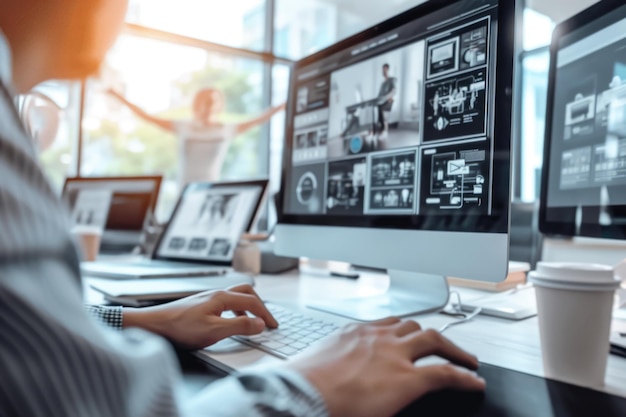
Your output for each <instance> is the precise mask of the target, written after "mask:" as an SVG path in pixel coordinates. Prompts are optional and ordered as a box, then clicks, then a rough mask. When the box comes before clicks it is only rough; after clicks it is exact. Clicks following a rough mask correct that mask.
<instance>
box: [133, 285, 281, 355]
mask: <svg viewBox="0 0 626 417" xmlns="http://www.w3.org/2000/svg"><path fill="white" fill-rule="evenodd" d="M225 311H233V312H235V314H236V316H237V317H235V318H222V317H221V315H222V313H223V312H225ZM246 312H250V313H252V314H253V315H254V316H255V317H249V316H248V315H247V314H246ZM124 327H140V328H143V329H146V330H149V331H151V332H153V333H157V334H160V335H161V336H164V337H166V338H168V339H170V340H172V341H173V342H175V343H177V344H180V345H182V346H185V347H188V348H191V349H196V348H203V347H206V346H210V345H212V344H214V343H216V342H219V341H220V340H222V339H225V338H227V337H230V336H233V335H252V334H257V333H261V332H262V331H263V330H264V329H265V328H266V327H270V328H276V327H278V323H277V322H276V319H274V317H273V316H272V315H271V313H270V312H269V311H268V310H267V308H266V307H265V305H264V304H263V302H262V301H261V299H260V298H259V296H258V295H257V294H256V292H254V290H253V289H252V287H250V286H249V285H240V286H237V287H233V288H230V289H229V290H226V291H210V292H204V293H201V294H196V295H193V296H191V297H187V298H183V299H181V300H178V301H174V302H171V303H167V304H163V305H160V306H155V307H147V308H138V309H124Z"/></svg>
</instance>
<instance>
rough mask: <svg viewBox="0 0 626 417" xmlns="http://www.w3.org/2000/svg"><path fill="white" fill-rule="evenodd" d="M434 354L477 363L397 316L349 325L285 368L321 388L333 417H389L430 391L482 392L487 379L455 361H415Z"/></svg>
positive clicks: (466, 363) (473, 366) (437, 336)
mask: <svg viewBox="0 0 626 417" xmlns="http://www.w3.org/2000/svg"><path fill="white" fill-rule="evenodd" d="M431 355H436V356H440V357H442V358H444V359H447V360H449V361H450V362H451V363H453V364H456V365H460V366H462V367H465V368H469V369H476V368H477V367H478V360H477V359H476V357H474V356H472V355H470V354H468V353H466V352H464V351H463V350H461V349H460V348H458V347H457V346H455V345H454V344H452V343H451V342H450V341H449V340H448V339H446V338H445V337H443V336H442V335H441V334H440V333H439V332H436V331H434V330H426V331H422V329H421V328H420V326H419V324H417V323H416V322H413V321H400V320H398V319H387V320H383V321H381V322H378V323H374V324H370V325H350V326H348V327H347V328H346V329H345V330H344V331H343V332H342V333H341V334H339V335H335V336H334V337H331V338H329V340H328V341H327V342H326V343H324V344H323V345H320V346H319V348H318V349H316V350H315V352H311V353H310V354H307V355H306V356H301V357H298V358H296V359H294V361H293V362H290V363H289V364H288V365H287V366H289V367H290V368H292V369H294V370H296V371H299V372H300V373H302V375H304V376H305V377H306V378H307V379H308V380H309V381H310V382H311V383H312V384H313V385H314V386H315V387H317V389H318V390H319V392H320V393H321V395H322V396H323V397H324V400H325V402H326V406H327V407H328V411H329V413H330V415H331V416H341V417H350V416H355V417H356V416H358V417H369V416H372V417H374V416H376V417H381V416H391V415H394V414H396V413H397V412H398V411H400V410H401V409H403V408H404V407H406V406H407V405H409V404H410V403H411V402H413V401H414V400H416V399H418V398H420V397H421V396H423V395H425V394H427V393H428V392H430V391H435V390H439V389H444V388H456V389H462V390H471V391H481V390H484V388H485V381H484V380H482V379H481V378H479V377H478V376H476V375H475V374H473V373H471V372H469V371H467V370H464V369H461V368H459V367H457V366H455V365H452V364H445V365H431V366H415V365H414V362H415V361H417V360H418V359H420V358H423V357H427V356H431Z"/></svg>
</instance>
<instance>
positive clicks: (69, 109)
mask: <svg viewBox="0 0 626 417" xmlns="http://www.w3.org/2000/svg"><path fill="white" fill-rule="evenodd" d="M79 109H80V84H78V83H70V82H46V83H43V84H40V85H38V86H37V87H36V88H35V89H33V91H32V92H31V93H29V94H27V95H25V96H22V97H21V98H20V115H21V117H22V119H23V120H24V122H25V125H26V128H27V130H28V131H29V132H30V134H31V136H32V137H33V138H34V140H35V143H36V146H37V148H38V149H39V151H40V158H41V163H42V165H43V168H44V170H45V171H46V172H47V174H48V177H49V179H50V181H51V182H52V185H53V187H54V188H56V189H57V190H58V191H59V192H60V190H61V188H62V186H63V183H64V180H65V177H66V176H73V175H76V159H77V158H76V155H77V145H78V126H79V123H78V119H79Z"/></svg>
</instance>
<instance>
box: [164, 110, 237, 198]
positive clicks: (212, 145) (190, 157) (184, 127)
mask: <svg viewBox="0 0 626 417" xmlns="http://www.w3.org/2000/svg"><path fill="white" fill-rule="evenodd" d="M174 131H175V133H176V135H177V136H178V138H179V143H180V144H179V147H180V148H179V149H180V152H179V154H180V165H179V181H180V185H181V186H184V185H185V184H187V183H189V182H195V181H209V182H215V181H219V179H220V175H221V172H222V166H223V165H224V160H225V159H226V154H227V153H228V148H229V144H230V141H231V140H232V139H233V137H234V136H236V134H237V126H236V125H228V124H212V125H203V124H200V123H198V122H196V121H193V120H191V121H184V120H183V121H177V122H174Z"/></svg>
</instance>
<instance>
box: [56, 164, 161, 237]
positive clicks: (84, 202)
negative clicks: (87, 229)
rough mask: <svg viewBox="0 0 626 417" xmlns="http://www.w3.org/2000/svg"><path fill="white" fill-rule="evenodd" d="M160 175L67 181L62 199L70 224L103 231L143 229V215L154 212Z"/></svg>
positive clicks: (71, 179) (69, 179) (136, 230)
mask: <svg viewBox="0 0 626 417" xmlns="http://www.w3.org/2000/svg"><path fill="white" fill-rule="evenodd" d="M161 179H162V177H160V176H152V177H92V178H88V177H80V178H67V179H66V181H65V186H64V188H63V199H64V200H65V201H66V204H67V205H68V207H69V210H70V214H71V223H72V224H73V225H89V226H98V227H102V228H103V229H104V230H107V231H133V232H138V231H141V230H142V228H143V223H144V220H145V217H146V214H147V213H148V211H149V210H154V208H155V205H156V201H157V198H158V194H159V190H160V187H161Z"/></svg>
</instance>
